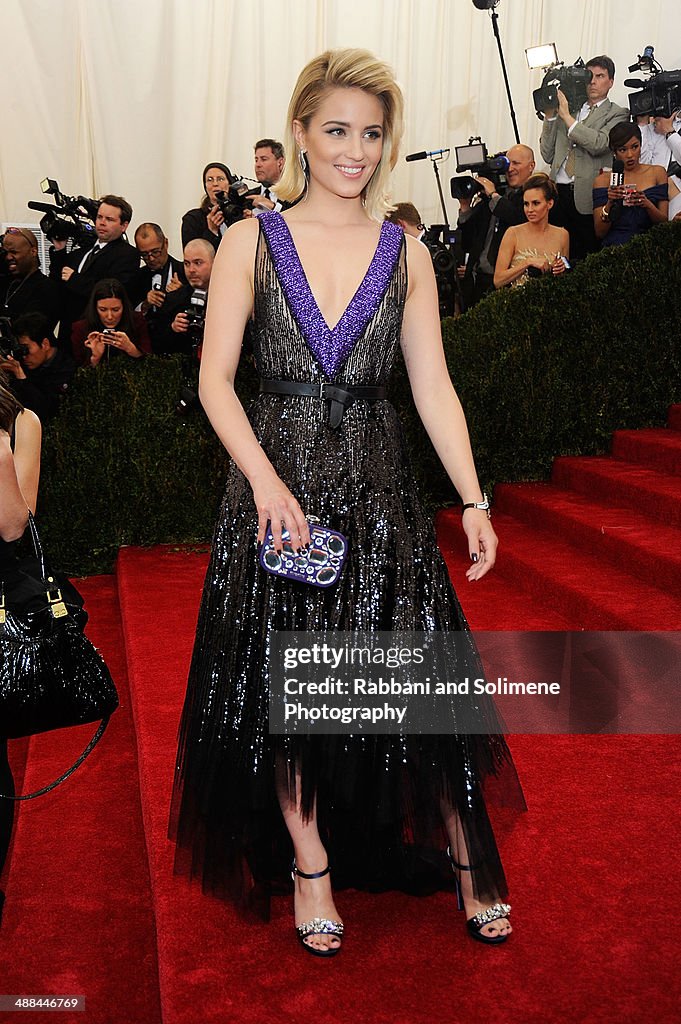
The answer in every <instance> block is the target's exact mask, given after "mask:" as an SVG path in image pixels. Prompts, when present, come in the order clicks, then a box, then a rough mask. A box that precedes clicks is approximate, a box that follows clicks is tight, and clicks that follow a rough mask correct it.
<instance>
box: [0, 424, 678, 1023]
mask: <svg viewBox="0 0 681 1024" xmlns="http://www.w3.org/2000/svg"><path fill="white" fill-rule="evenodd" d="M671 424H676V426H677V428H678V427H681V416H677V414H676V412H674V413H672V415H671V416H670V425H671ZM642 434H643V435H645V436H644V437H643V440H637V438H638V437H639V435H637V437H629V436H628V435H626V434H623V435H622V436H621V437H619V436H618V438H617V439H616V441H615V446H614V454H613V457H612V458H607V459H562V460H558V462H557V464H556V469H555V472H554V476H553V479H552V482H551V483H550V484H544V485H536V484H533V485H518V486H504V487H500V488H498V493H497V496H496V501H497V510H498V513H497V516H496V522H497V525H498V531H499V533H500V535H501V538H502V546H501V553H500V561H499V566H498V570H495V573H494V574H492V576H491V577H490V578H488V579H486V580H484V581H482V582H480V583H476V584H467V583H466V582H465V578H464V572H465V569H466V566H467V564H468V559H467V553H466V549H465V544H464V543H462V538H463V534H462V532H461V528H460V521H459V515H458V514H457V513H454V512H448V513H443V514H441V516H440V517H439V539H440V543H441V546H442V549H443V552H444V554H445V557H446V559H447V562H448V565H449V568H450V572H451V574H452V578H453V580H454V584H455V586H456V588H457V591H458V593H459V596H460V598H461V600H462V603H463V605H464V609H465V611H466V614H467V616H468V618H469V621H470V622H471V624H472V625H473V627H474V628H477V629H499V628H503V629H514V628H515V629H566V628H573V629H574V628H577V629H579V628H635V629H644V628H651V625H652V624H654V626H655V628H657V629H678V628H680V625H679V624H680V623H681V616H680V615H679V612H680V610H681V592H680V590H679V583H678V573H677V572H676V566H677V565H678V557H679V556H678V551H679V550H681V548H680V546H679V544H678V540H679V539H681V537H678V536H677V535H676V533H674V532H673V531H674V530H679V532H681V523H680V522H679V521H678V516H677V519H676V520H672V518H671V517H669V516H667V514H666V512H665V509H666V508H667V507H669V506H671V505H673V504H674V502H676V508H677V509H678V507H679V502H678V499H679V497H681V493H680V491H679V470H678V462H676V461H675V460H676V459H677V456H678V450H679V449H678V443H679V441H681V433H679V432H678V431H677V432H676V436H670V435H672V434H674V432H673V431H672V430H667V431H664V432H662V433H661V432H659V431H658V432H642ZM636 459H639V460H642V461H640V462H638V463H637V461H636ZM660 460H662V461H661V462H660ZM674 466H676V467H677V468H676V469H674V468H673V467H674ZM673 474H676V475H675V476H674V475H673ZM665 502H667V504H666V505H665ZM653 517H657V518H653ZM660 530H662V531H665V530H666V531H668V532H666V533H664V534H663V533H661V532H656V531H660ZM651 536H653V537H654V538H656V542H655V543H656V546H657V547H659V546H660V544H661V543H663V544H664V548H665V556H664V560H665V561H666V562H667V563H668V564H665V566H664V567H661V566H660V562H661V561H662V560H663V559H661V558H660V555H659V551H658V552H657V556H656V553H655V549H654V547H653V546H652V545H651V543H650V540H649V538H650V537H651ZM663 536H664V540H663V541H661V540H660V538H661V537H663ZM667 556H668V557H667ZM205 565H206V555H205V554H201V553H186V552H185V553H183V552H180V551H174V550H170V549H167V548H165V549H155V550H151V551H149V550H138V549H123V550H122V551H121V553H120V556H119V563H118V570H117V580H118V592H119V598H120V605H121V612H122V619H123V629H124V636H125V651H126V655H127V667H128V676H129V682H130V703H131V707H132V711H133V716H134V735H133V732H132V729H131V726H130V722H129V718H127V710H126V705H127V700H126V699H125V697H124V699H123V704H124V707H123V709H122V711H121V712H119V713H118V715H117V716H116V720H115V728H114V726H113V725H112V728H111V730H110V733H109V734H108V735H107V736H106V737H105V741H104V742H103V743H102V745H101V748H100V749H99V750H97V751H96V752H95V755H93V757H92V759H91V761H90V764H89V765H87V766H86V767H85V768H84V769H82V770H81V772H79V773H78V774H77V775H76V777H75V779H74V780H72V782H71V783H70V784H67V785H66V786H65V787H64V788H63V791H62V793H61V794H60V793H59V792H58V793H57V794H55V796H54V798H48V799H46V800H45V801H44V802H43V803H44V806H43V807H40V806H38V805H36V806H30V805H29V807H28V808H25V809H24V810H22V814H21V820H20V822H19V826H18V828H17V836H16V844H15V851H14V857H13V861H12V865H11V873H10V879H9V885H8V906H7V910H6V923H5V925H4V926H3V929H2V930H0V954H2V956H3V959H4V960H5V961H6V962H7V963H9V969H8V970H5V971H4V972H3V975H4V976H3V980H2V984H0V990H2V991H6V992H14V991H22V992H31V991H33V992H38V991H41V990H42V991H43V992H47V991H55V990H57V989H60V990H62V991H65V990H70V991H74V992H75V991H81V992H85V994H86V995H87V996H88V999H89V1012H88V1013H86V1014H85V1015H82V1014H79V1015H73V1017H72V1018H70V1017H69V1015H61V1017H60V1018H59V1019H60V1020H64V1018H65V1016H66V1018H67V1019H68V1020H69V1021H70V1019H73V1020H79V1021H81V1022H82V1021H83V1020H86V1021H87V1020H92V1021H93V1022H96V1024H100V1022H107V1024H108V1022H109V1021H111V1022H114V1021H115V1022H116V1024H118V1022H121V1024H128V1022H133V1024H136V1022H137V1021H142V1020H144V1021H145V1022H146V1024H161V1022H162V1024H194V1022H196V1024H217V1022H219V1024H232V1022H234V1024H237V1022H239V1024H262V1022H264V1021H273V1022H277V1024H307V1022H309V1021H314V1020H320V1021H321V1020H324V1021H326V1022H328V1024H346V1022H347V1021H353V1022H355V1024H388V1022H390V1024H433V1022H440V1021H441V1022H443V1024H478V1022H479V1024H482V1022H484V1024H488V1022H490V1021H500V1022H502V1024H526V1022H527V1024H547V1022H553V1021H558V1020H560V1021H562V1022H564V1024H584V1022H588V1024H601V1022H602V1024H605V1022H606V1021H607V1022H608V1024H610V1022H611V1021H612V1020H617V1021H618V1022H625V1024H647V1022H650V1024H671V1022H677V1021H678V1005H679V998H680V996H681V991H680V986H679V981H678V973H679V972H678V969H677V960H678V954H677V952H676V937H675V932H674V916H673V899H674V894H675V892H676V880H677V878H678V873H679V860H680V858H679V853H678V850H679V840H680V839H681V836H680V835H679V826H678V808H677V804H678V796H677V794H678V791H679V774H680V773H679V762H680V758H679V753H680V752H681V750H680V748H681V743H680V742H679V740H678V738H677V737H664V736H601V737H589V736H531V737H525V736H514V737H512V738H511V745H512V749H513V752H514V756H515V758H516V761H517V764H518V769H519V771H520V774H521V777H522V779H523V784H524V786H525V791H526V796H527V799H528V804H529V812H528V814H527V816H526V817H525V820H524V821H522V822H521V823H520V824H519V826H518V827H517V829H516V830H515V832H514V833H513V834H512V835H511V836H510V837H509V838H508V840H507V841H506V842H505V843H504V846H503V849H502V854H503V856H504V862H505V865H506V868H507V872H508V875H509V879H510V884H511V899H510V902H511V903H512V904H513V905H514V923H515V926H516V931H515V934H514V935H513V938H512V940H511V941H510V942H509V943H508V944H507V945H506V946H503V947H501V948H498V949H492V948H489V949H488V948H485V947H483V946H481V945H479V944H476V943H473V942H471V941H470V940H469V939H468V938H467V936H466V934H465V931H464V924H463V920H462V918H463V915H461V914H458V913H457V912H456V911H455V909H454V906H453V901H452V898H451V897H449V896H444V895H442V896H435V897H432V898H428V899H423V900H418V899H415V898H411V897H406V896H402V895H396V894H384V895H379V896H365V895H359V894H356V893H353V892H347V893H342V894H341V895H340V897H339V900H338V905H339V909H340V911H341V912H342V914H343V917H344V919H345V921H346V928H347V937H346V941H345V943H344V950H343V953H342V955H341V956H340V957H338V958H337V959H335V960H333V961H330V962H328V963H327V962H323V961H317V960H315V959H313V958H312V957H309V956H306V955H305V954H304V953H303V951H302V950H300V948H299V946H298V945H297V942H296V940H295V936H294V933H293V929H292V908H291V906H290V902H289V901H288V900H286V899H283V898H282V899H277V900H275V901H274V908H273V920H272V923H271V924H270V925H264V924H251V923H245V922H243V921H242V920H240V919H239V918H238V917H237V916H236V914H235V913H234V912H233V911H232V909H231V908H230V907H227V906H224V905H222V904H220V903H218V902H217V901H215V900H213V899H211V898H208V897H205V896H203V895H202V894H201V892H200V889H199V888H197V887H196V886H192V885H190V884H189V883H188V882H186V881H185V880H184V879H180V878H176V877H174V876H173V874H172V859H173V848H172V845H171V844H170V843H169V842H168V841H167V839H166V829H167V816H168V804H169V799H170V790H171V785H172V775H173V765H174V757H175V744H176V731H177V724H178V721H179V715H180V710H181V704H182V698H183V694H184V686H185V680H186V673H187V667H188V662H189V656H190V652H191V645H192V642H193V633H194V625H195V620H196V612H197V608H198V601H199V597H200V590H201V585H202V580H203V573H204V571H205ZM87 596H88V605H89V609H90V612H91V616H92V620H93V622H92V626H93V630H92V634H93V636H95V633H96V632H99V639H98V640H97V642H98V643H99V644H100V646H101V647H102V648H103V649H104V650H105V653H106V654H107V657H108V659H109V661H110V664H111V665H112V668H113V669H114V671H115V676H116V679H117V682H118V683H119V686H120V688H121V692H122V696H123V691H124V679H125V673H124V669H123V666H122V664H121V660H120V658H121V651H120V647H119V646H118V645H119V644H120V634H119V633H118V627H117V625H116V623H115V620H114V619H113V617H112V607H113V606H112V597H113V584H112V582H111V581H110V580H98V581H94V580H93V581H89V582H88V592H87ZM135 738H136V744H137V751H136V753H135V750H134V743H135ZM78 742H80V740H76V739H75V738H74V737H68V751H70V750H71V749H72V748H75V747H77V746H78ZM40 746H41V747H42V746H44V753H43V754H40V755H39V752H38V750H39V744H38V742H37V741H36V742H34V743H32V744H31V747H30V750H29V757H28V764H27V778H26V783H27V784H29V785H30V784H31V783H32V782H33V781H37V780H38V779H44V778H45V777H46V776H49V775H50V772H51V771H52V768H53V766H54V763H55V760H58V761H59V763H61V760H62V759H65V758H66V757H67V756H68V751H67V744H66V741H65V740H61V741H60V744H59V745H57V744H56V743H55V740H54V738H52V739H48V738H47V737H45V738H43V739H42V740H41V741H40ZM58 746H59V747H60V748H61V749H59V750H58V749H57V747H58ZM137 763H138V765H139V777H137V775H136V766H137ZM79 776H80V777H79ZM57 798H59V800H60V801H61V802H58V799H57ZM140 798H141V808H142V816H141V818H142V820H143V825H144V839H145V840H146V853H147V855H148V860H147V861H146V862H145V859H144V856H143V855H144V853H145V851H144V848H143V836H142V831H141V820H140V815H139V811H138V801H139V800H140ZM147 864H148V869H147ZM147 870H148V875H147ZM149 877H150V881H151V905H150V891H149V884H148V882H149ZM665 909H667V914H666V916H665ZM152 910H153V918H152ZM154 926H155V931H154ZM56 936H58V939H57V938H55V937H56ZM156 957H157V958H158V960H157V961H156ZM156 962H157V963H158V977H157V975H156ZM121 998H124V999H125V1000H126V1001H127V1003H126V1005H125V1007H121ZM30 1017H31V1015H29V1019H30ZM36 1019H37V1017H36ZM40 1019H41V1020H42V1019H44V1018H43V1017H42V1016H41V1018H40Z"/></svg>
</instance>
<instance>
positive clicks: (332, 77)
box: [277, 49, 404, 220]
mask: <svg viewBox="0 0 681 1024" xmlns="http://www.w3.org/2000/svg"><path fill="white" fill-rule="evenodd" d="M332 89H363V90H364V91H365V92H368V93H371V95H372V96H375V97H376V98H377V99H378V100H380V102H381V105H382V107H383V114H384V117H383V150H382V154H381V160H380V162H379V164H378V167H377V168H376V170H375V171H374V173H373V175H372V177H371V181H370V182H369V184H368V185H367V186H366V188H365V189H364V191H363V192H362V199H363V201H364V204H365V206H366V211H367V213H368V214H369V216H370V217H373V218H374V219H375V220H383V217H384V215H385V213H386V212H387V211H388V210H389V209H390V208H391V204H390V201H389V199H388V182H389V179H390V172H391V171H392V170H393V168H394V167H395V164H396V163H397V158H398V156H399V149H400V141H401V139H402V131H403V123H402V122H403V114H404V100H403V97H402V91H401V89H400V87H399V85H398V84H397V82H396V81H395V75H394V74H393V71H392V69H391V68H390V67H389V66H388V65H387V64H385V63H384V62H383V61H380V60H378V59H377V58H376V57H374V55H373V54H372V53H369V51H368V50H356V49H344V50H327V51H326V52H325V53H322V54H320V55H319V57H315V58H314V60H311V61H310V63H309V64H307V65H306V66H305V67H304V68H303V70H302V71H301V72H300V74H299V76H298V81H297V82H296V85H295V88H294V90H293V95H292V96H291V101H290V103H289V106H288V114H287V116H286V130H285V138H284V145H285V148H286V152H287V153H288V154H289V156H288V160H287V161H286V164H285V165H284V172H283V174H282V176H281V178H280V179H279V181H278V182H277V198H278V199H283V200H285V201H287V202H290V201H292V200H294V199H298V198H299V197H300V196H301V195H302V194H303V193H304V192H305V188H306V185H307V182H306V179H305V174H304V173H303V169H302V167H301V165H300V159H299V149H298V146H297V145H296V141H295V136H294V134H293V122H294V121H300V123H301V124H302V125H303V127H304V128H305V130H307V129H308V127H309V124H310V121H311V119H312V117H313V116H314V115H315V113H316V112H317V110H318V109H319V107H320V105H321V103H322V101H323V100H324V98H325V96H326V95H327V94H328V93H329V92H330V91H331V90H332Z"/></svg>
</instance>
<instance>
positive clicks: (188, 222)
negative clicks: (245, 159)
mask: <svg viewBox="0 0 681 1024" xmlns="http://www.w3.org/2000/svg"><path fill="white" fill-rule="evenodd" d="M230 177H231V172H230V170H229V168H228V167H227V165H226V164H221V163H219V162H216V161H212V162H211V163H209V164H206V166H205V167H204V169H203V175H202V179H203V187H204V190H205V193H206V194H205V196H204V197H203V199H202V201H201V205H200V206H199V207H197V208H196V209H194V210H187V212H186V213H185V215H184V217H183V218H182V246H183V248H184V246H186V245H187V243H188V242H191V241H193V240H194V239H195V238H201V239H204V240H205V241H207V242H210V244H211V245H212V246H213V249H215V250H217V247H218V246H219V244H220V241H221V239H222V236H223V234H224V233H225V231H226V230H227V228H228V227H229V224H231V223H233V222H234V221H235V220H240V219H241V211H239V212H238V214H234V216H233V217H232V216H231V215H230V219H229V223H227V221H226V220H225V215H224V213H223V211H222V210H221V209H220V203H219V202H218V198H217V193H218V192H225V193H226V192H227V191H228V190H229V184H230Z"/></svg>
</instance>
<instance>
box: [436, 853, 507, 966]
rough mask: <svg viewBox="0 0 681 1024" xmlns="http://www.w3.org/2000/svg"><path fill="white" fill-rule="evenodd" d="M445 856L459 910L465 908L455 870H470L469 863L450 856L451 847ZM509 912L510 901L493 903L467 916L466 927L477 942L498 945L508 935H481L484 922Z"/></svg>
mask: <svg viewBox="0 0 681 1024" xmlns="http://www.w3.org/2000/svg"><path fill="white" fill-rule="evenodd" d="M447 856H448V857H449V860H450V863H451V865H452V871H453V872H454V885H455V891H456V905H457V908H458V909H459V910H464V911H465V909H466V907H465V904H464V901H463V893H462V891H461V879H460V877H459V875H458V874H457V871H471V870H472V869H471V866H470V864H459V863H458V862H457V861H455V860H454V857H453V856H452V850H451V847H449V846H448V847H447ZM510 913H511V905H510V903H494V904H492V906H491V907H488V908H487V909H486V910H481V911H480V912H479V913H478V914H475V915H474V916H473V917H471V918H468V919H467V921H466V928H467V929H468V933H469V935H470V936H471V938H472V939H477V941H478V942H485V943H486V944H487V945H488V946H498V945H499V944H500V943H501V942H506V940H507V938H508V935H483V933H482V929H483V928H484V927H485V925H486V924H491V923H492V921H498V920H499V918H502V917H509V915H510Z"/></svg>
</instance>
